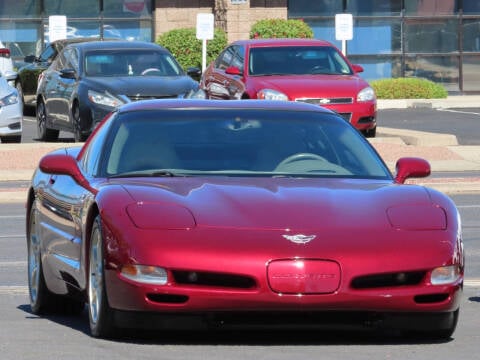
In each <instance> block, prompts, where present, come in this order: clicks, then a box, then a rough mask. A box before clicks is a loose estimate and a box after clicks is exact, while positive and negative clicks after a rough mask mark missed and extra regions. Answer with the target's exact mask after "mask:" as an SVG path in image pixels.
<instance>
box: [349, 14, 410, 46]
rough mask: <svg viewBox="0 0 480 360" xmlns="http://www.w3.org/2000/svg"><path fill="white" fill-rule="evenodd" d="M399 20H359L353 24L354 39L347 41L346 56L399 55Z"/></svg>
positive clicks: (400, 34)
mask: <svg viewBox="0 0 480 360" xmlns="http://www.w3.org/2000/svg"><path fill="white" fill-rule="evenodd" d="M401 28H402V25H401V21H400V19H389V20H387V19H375V18H373V19H360V20H356V21H355V23H354V37H353V39H352V40H351V41H348V54H350V55H353V54H393V53H400V52H401V50H402V48H401V42H402V39H401V37H402V30H401Z"/></svg>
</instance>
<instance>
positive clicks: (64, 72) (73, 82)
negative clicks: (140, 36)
mask: <svg viewBox="0 0 480 360" xmlns="http://www.w3.org/2000/svg"><path fill="white" fill-rule="evenodd" d="M199 71H200V70H199V69H198V68H192V69H189V71H188V74H187V73H185V72H184V70H183V69H182V68H181V67H180V65H179V64H178V62H177V61H176V60H175V58H174V57H173V55H172V54H171V53H170V52H169V51H168V50H166V49H165V48H163V47H161V46H159V45H157V44H153V43H147V42H131V41H95V42H83V43H76V44H71V45H69V46H67V47H65V49H64V50H63V51H62V53H61V54H60V55H59V56H58V57H57V59H56V60H55V61H54V62H53V63H52V65H51V66H50V67H49V68H48V69H47V70H46V71H45V72H44V73H42V75H41V76H40V80H39V85H38V90H37V129H38V138H39V139H40V140H43V141H55V140H56V139H57V138H58V134H59V131H60V130H62V131H67V132H72V133H73V134H74V137H75V141H84V140H85V139H86V138H87V137H88V135H89V134H90V133H91V132H92V130H93V128H94V127H95V126H96V124H97V123H98V122H100V120H101V119H102V118H103V117H104V116H105V115H107V114H108V113H109V112H110V111H112V110H113V109H115V108H116V107H118V106H119V105H122V104H125V103H128V102H132V101H136V100H142V99H161V98H184V97H203V96H204V95H203V92H202V91H201V90H199V88H198V82H196V81H195V80H193V78H192V76H194V75H197V76H198V75H199ZM189 75H190V76H189Z"/></svg>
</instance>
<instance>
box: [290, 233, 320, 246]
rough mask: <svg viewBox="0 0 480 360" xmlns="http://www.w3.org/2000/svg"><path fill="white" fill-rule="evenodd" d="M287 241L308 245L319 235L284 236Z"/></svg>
mask: <svg viewBox="0 0 480 360" xmlns="http://www.w3.org/2000/svg"><path fill="white" fill-rule="evenodd" d="M282 236H283V237H284V238H285V239H287V240H290V241H291V242H293V243H295V244H306V243H308V242H310V241H312V240H313V239H315V238H316V237H317V235H303V234H296V235H282Z"/></svg>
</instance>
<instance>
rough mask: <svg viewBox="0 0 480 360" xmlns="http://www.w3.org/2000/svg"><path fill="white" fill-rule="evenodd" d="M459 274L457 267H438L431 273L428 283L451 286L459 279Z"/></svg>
mask: <svg viewBox="0 0 480 360" xmlns="http://www.w3.org/2000/svg"><path fill="white" fill-rule="evenodd" d="M460 274H461V272H460V268H459V266H458V265H450V266H442V267H438V268H436V269H434V270H433V271H432V275H431V277H430V282H431V283H432V285H447V284H453V283H454V282H456V281H457V280H458V279H459V278H460Z"/></svg>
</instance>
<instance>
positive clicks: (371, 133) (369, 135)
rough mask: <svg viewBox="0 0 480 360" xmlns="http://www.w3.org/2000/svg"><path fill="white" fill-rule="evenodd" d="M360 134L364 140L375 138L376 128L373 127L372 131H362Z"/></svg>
mask: <svg viewBox="0 0 480 360" xmlns="http://www.w3.org/2000/svg"><path fill="white" fill-rule="evenodd" d="M362 134H363V135H364V136H365V137H366V138H374V137H375V136H377V127H376V126H375V127H374V128H373V129H370V130H364V131H362Z"/></svg>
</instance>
